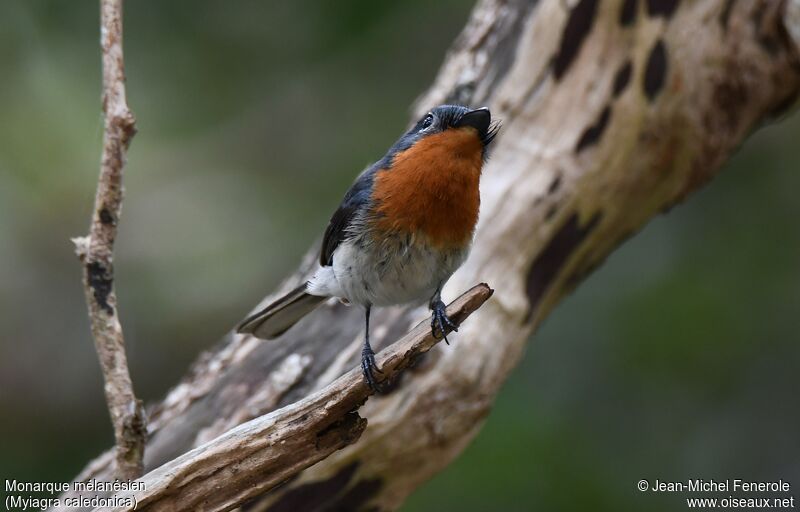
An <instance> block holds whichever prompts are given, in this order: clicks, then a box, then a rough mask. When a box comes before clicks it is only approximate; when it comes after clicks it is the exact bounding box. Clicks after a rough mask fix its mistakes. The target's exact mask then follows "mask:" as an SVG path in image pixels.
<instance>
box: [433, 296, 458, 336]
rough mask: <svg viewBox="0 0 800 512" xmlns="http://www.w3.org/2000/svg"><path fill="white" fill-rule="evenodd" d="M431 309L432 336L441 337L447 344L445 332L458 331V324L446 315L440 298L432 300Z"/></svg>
mask: <svg viewBox="0 0 800 512" xmlns="http://www.w3.org/2000/svg"><path fill="white" fill-rule="evenodd" d="M431 309H432V310H433V314H432V315H431V334H433V337H434V338H443V339H444V342H445V343H447V344H448V345H449V344H450V342H449V341H447V333H448V332H458V325H456V323H455V322H453V321H452V320H450V317H448V316H447V308H446V306H445V305H444V302H442V301H441V300H437V301H436V302H434V303H433V304H432V307H431ZM437 331H438V333H437Z"/></svg>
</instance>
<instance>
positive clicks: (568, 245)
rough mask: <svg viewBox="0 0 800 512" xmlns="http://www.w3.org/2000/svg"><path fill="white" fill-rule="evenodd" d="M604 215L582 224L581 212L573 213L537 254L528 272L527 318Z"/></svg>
mask: <svg viewBox="0 0 800 512" xmlns="http://www.w3.org/2000/svg"><path fill="white" fill-rule="evenodd" d="M601 218H602V214H600V213H599V212H598V213H595V214H594V215H593V216H592V218H591V219H589V221H588V222H587V223H586V224H585V225H583V226H581V225H580V222H579V221H578V214H577V213H573V214H572V216H570V218H569V219H567V221H566V222H564V224H563V225H562V226H561V228H559V230H558V231H557V232H556V234H555V235H553V238H551V239H550V241H549V242H548V243H547V245H546V246H545V247H544V249H542V252H540V253H539V255H538V256H536V259H535V260H534V262H533V265H531V269H530V271H529V272H528V278H527V284H526V290H527V292H528V313H527V314H526V315H525V321H526V322H527V321H529V320H530V319H531V317H532V316H533V313H534V311H536V307H537V306H538V305H539V301H541V299H542V297H544V294H545V292H547V289H548V288H549V287H550V285H551V284H552V283H553V281H554V280H555V278H556V277H557V276H558V273H559V271H560V270H561V268H562V267H563V266H564V264H565V263H566V262H567V260H568V259H569V257H570V256H571V255H572V253H573V252H575V250H576V249H577V248H578V247H579V246H580V244H581V243H582V242H583V240H584V239H586V237H587V236H588V235H589V234H590V233H591V232H592V231H593V230H594V228H595V227H597V224H598V223H599V222H600V219H601Z"/></svg>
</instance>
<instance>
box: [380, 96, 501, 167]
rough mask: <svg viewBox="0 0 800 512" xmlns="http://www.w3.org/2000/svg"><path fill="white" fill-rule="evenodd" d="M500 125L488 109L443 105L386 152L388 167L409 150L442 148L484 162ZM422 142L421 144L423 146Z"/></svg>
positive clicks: (429, 113)
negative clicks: (478, 158)
mask: <svg viewBox="0 0 800 512" xmlns="http://www.w3.org/2000/svg"><path fill="white" fill-rule="evenodd" d="M499 129H500V124H499V123H497V122H495V123H492V114H491V112H490V111H489V109H488V108H486V107H482V108H478V109H470V108H467V107H464V106H461V105H440V106H438V107H436V108H434V109H433V110H431V111H430V112H428V113H427V114H425V115H424V116H422V117H421V118H420V119H419V120H418V121H417V122H416V123H415V124H414V126H412V127H411V129H410V130H409V131H408V132H406V133H405V134H403V136H402V137H400V140H398V141H397V142H396V143H395V144H394V146H392V147H391V149H390V150H389V152H388V153H387V155H386V157H385V159H386V161H385V162H384V163H385V164H387V165H385V167H389V166H390V165H391V160H392V159H393V158H394V157H396V156H398V155H399V154H401V153H404V152H406V151H408V150H410V149H414V148H415V146H416V147H417V149H422V147H430V146H434V145H435V146H439V147H442V148H448V149H449V150H451V151H452V152H454V153H455V154H457V155H460V156H463V157H473V156H475V155H477V156H479V157H480V159H485V158H486V155H487V150H488V148H489V145H490V144H491V143H492V141H493V140H494V138H495V136H496V135H497V132H498V131H499ZM420 143H422V144H420Z"/></svg>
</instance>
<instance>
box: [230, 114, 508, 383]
mask: <svg viewBox="0 0 800 512" xmlns="http://www.w3.org/2000/svg"><path fill="white" fill-rule="evenodd" d="M498 130H499V124H498V123H494V124H493V123H492V116H491V113H490V112H489V109H488V108H485V107H484V108H479V109H474V110H471V109H469V108H467V107H463V106H457V105H441V106H439V107H436V108H434V109H433V110H431V111H430V112H428V113H427V114H425V116H423V117H422V118H421V119H420V120H419V121H418V122H417V123H416V124H415V125H414V127H413V128H411V129H410V130H409V131H408V132H407V133H405V134H404V135H403V136H401V137H400V139H399V140H398V141H397V142H396V143H395V144H394V145H393V146H392V147H391V148H389V151H388V152H387V153H386V155H385V156H384V157H383V158H381V159H380V160H378V161H377V162H375V163H374V164H372V165H371V166H369V167H368V168H367V169H366V170H364V171H363V172H362V173H361V174H360V175H359V176H358V178H357V179H356V180H355V182H354V183H353V185H352V186H351V187H350V189H349V190H348V191H347V193H346V194H345V196H344V199H343V200H342V203H341V204H340V205H339V208H338V209H337V210H336V212H334V214H333V216H332V217H331V220H330V223H329V224H328V227H327V229H326V230H325V235H324V237H323V240H322V251H321V254H320V259H319V263H320V267H319V268H318V269H317V271H316V272H315V274H314V276H313V277H312V278H311V279H310V280H308V281H307V282H306V283H303V284H302V285H301V286H299V287H297V288H295V289H294V290H292V291H291V292H289V293H288V294H286V295H285V296H283V297H281V298H280V299H278V300H276V301H275V302H273V303H272V304H270V305H269V306H267V307H265V308H264V309H262V310H260V311H258V312H256V313H254V314H253V315H251V316H249V317H247V318H245V319H244V320H243V321H242V322H241V323H240V324H239V326H238V327H237V332H240V333H250V334H253V335H255V336H256V337H258V338H261V339H272V338H276V337H277V336H279V335H281V334H283V333H284V332H285V331H286V330H287V329H289V328H290V327H292V326H293V325H294V324H295V323H296V322H297V321H299V320H300V319H301V318H303V317H304V316H305V315H306V314H308V313H310V312H311V311H313V310H314V308H316V307H317V306H318V305H320V304H321V303H322V302H324V301H325V300H326V299H328V298H330V297H337V298H339V299H341V300H342V301H343V302H345V303H350V304H359V305H361V306H363V307H364V310H365V312H366V335H365V339H364V346H363V349H362V351H361V369H362V371H363V373H364V379H365V380H366V382H367V384H368V385H369V386H370V388H371V389H372V390H373V391H378V390H379V387H378V382H377V379H376V375H375V374H376V373H378V374H380V373H381V371H380V369H379V368H378V366H377V364H376V363H375V353H374V352H373V350H372V347H371V346H370V343H369V315H370V311H371V309H372V307H373V306H389V305H396V304H403V303H409V302H416V301H420V302H421V301H422V300H425V299H427V300H428V301H429V302H428V305H429V307H430V309H431V311H432V315H431V331H432V333H433V335H434V336H436V337H437V338H438V337H441V338H444V340H445V342H447V338H446V334H447V332H449V331H448V330H450V331H457V330H458V329H457V326H456V325H455V323H454V322H453V321H452V320H451V319H450V318H448V317H447V313H446V311H445V304H444V302H442V298H441V292H442V287H443V286H444V284H445V283H446V282H447V280H448V279H449V278H450V276H451V275H452V274H453V272H455V271H456V269H457V268H458V267H460V266H461V264H462V263H463V262H464V260H465V259H466V257H467V254H468V253H469V250H470V247H471V245H472V237H473V233H474V231H475V224H476V223H477V221H478V209H479V206H480V191H479V181H480V176H481V170H482V167H483V163H484V162H485V160H486V156H487V148H488V147H489V145H490V144H491V142H492V140H494V138H495V136H496V135H497V132H498ZM448 344H449V342H448Z"/></svg>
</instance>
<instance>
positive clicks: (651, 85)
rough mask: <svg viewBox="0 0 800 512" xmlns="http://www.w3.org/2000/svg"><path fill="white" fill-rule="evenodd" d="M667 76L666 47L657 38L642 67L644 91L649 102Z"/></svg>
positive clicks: (656, 94) (653, 98)
mask: <svg viewBox="0 0 800 512" xmlns="http://www.w3.org/2000/svg"><path fill="white" fill-rule="evenodd" d="M666 78H667V47H666V46H665V45H664V41H662V40H661V39H659V40H658V41H656V44H654V45H653V48H652V49H651V50H650V55H649V56H648V57H647V65H646V66H645V69H644V81H643V86H644V93H645V95H646V96H647V99H648V100H650V101H651V102H652V101H653V100H655V99H656V96H658V93H659V92H661V89H662V88H663V87H664V82H666Z"/></svg>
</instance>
